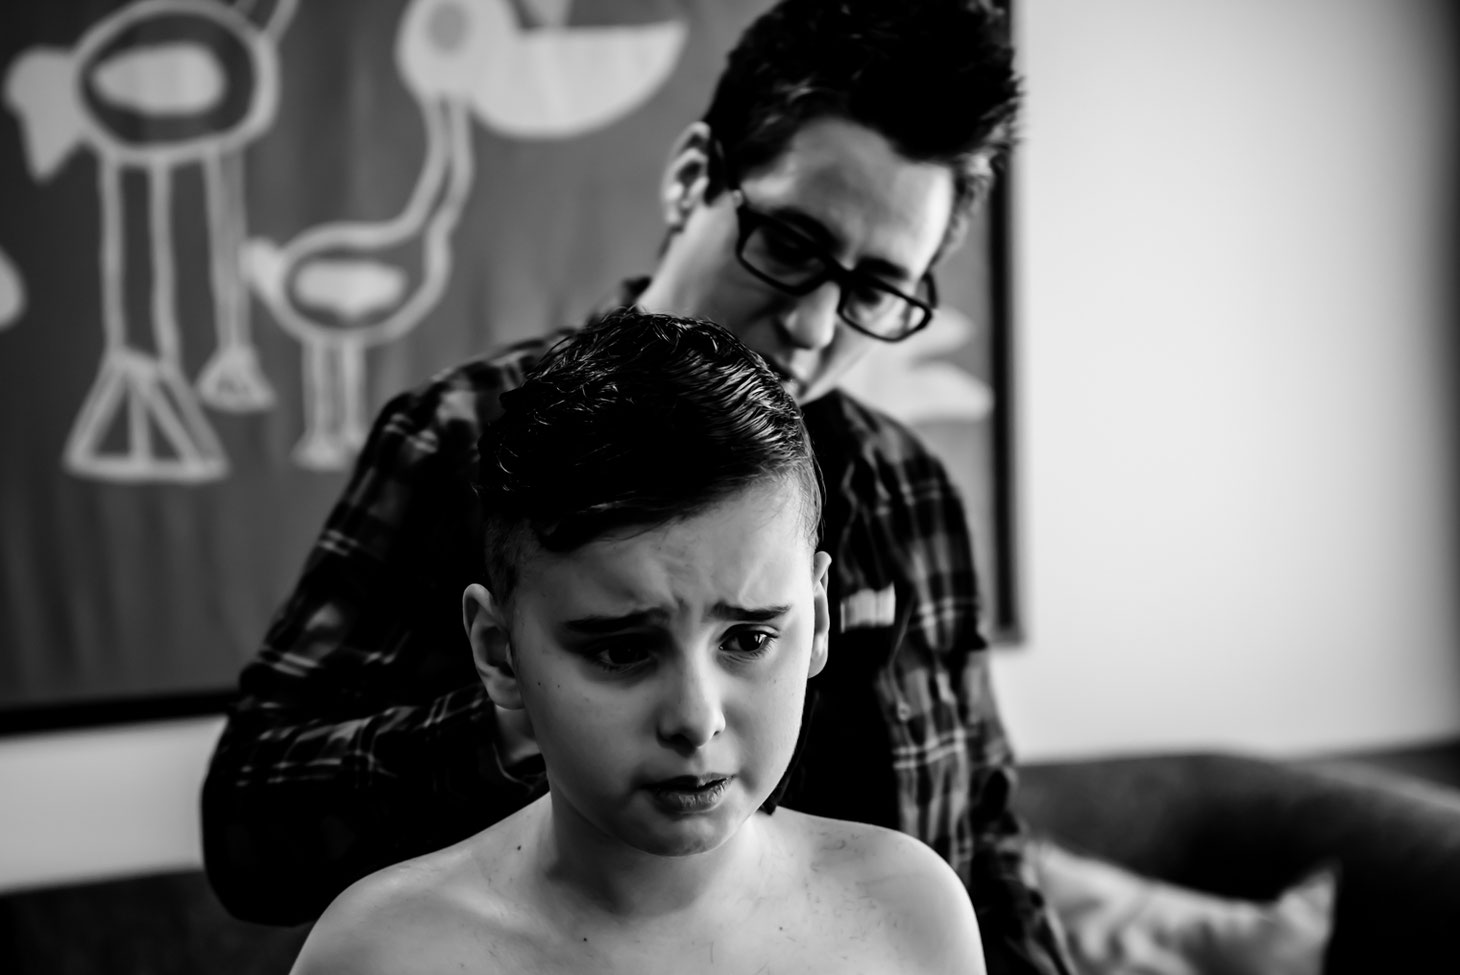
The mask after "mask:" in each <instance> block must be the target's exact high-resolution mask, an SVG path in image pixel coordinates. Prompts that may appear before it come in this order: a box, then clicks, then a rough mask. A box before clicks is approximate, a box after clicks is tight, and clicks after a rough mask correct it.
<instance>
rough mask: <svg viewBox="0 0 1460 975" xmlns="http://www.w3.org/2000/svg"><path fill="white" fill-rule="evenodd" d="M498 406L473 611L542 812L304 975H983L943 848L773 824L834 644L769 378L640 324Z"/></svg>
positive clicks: (793, 821) (503, 831) (368, 885)
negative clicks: (541, 776) (534, 746)
mask: <svg viewBox="0 0 1460 975" xmlns="http://www.w3.org/2000/svg"><path fill="white" fill-rule="evenodd" d="M503 401H504V403H503V405H504V410H505V412H504V413H503V415H502V416H501V417H500V418H499V419H497V420H496V421H495V422H494V423H493V424H492V425H491V426H490V427H489V428H488V429H487V431H486V433H485V434H484V436H483V438H482V441H481V443H482V448H481V460H480V467H479V471H480V473H479V479H478V490H479V492H480V493H481V494H482V496H483V498H484V502H485V503H484V507H485V510H487V511H488V512H489V514H488V515H487V518H486V524H485V531H484V536H485V539H486V543H485V546H484V555H485V558H484V562H485V567H484V572H483V576H482V577H483V578H484V579H485V580H486V582H485V585H483V584H482V583H473V584H471V585H470V586H468V587H467V589H466V592H465V594H464V597H463V617H464V620H465V629H466V632H467V634H468V637H469V641H470V643H471V650H472V656H473V658H474V660H475V664H476V670H477V673H478V674H480V675H481V680H482V683H483V685H484V686H485V688H486V690H487V693H488V695H489V696H490V697H491V699H492V700H493V701H494V702H496V703H497V704H498V705H499V706H501V707H503V708H505V709H508V710H511V711H517V712H521V713H522V714H524V715H525V716H526V718H527V719H528V722H529V723H530V725H531V727H532V730H533V733H534V737H535V739H536V741H537V743H538V744H539V745H540V746H541V749H542V757H543V760H544V762H545V764H546V769H547V782H548V792H547V795H546V796H544V797H542V798H540V799H538V800H536V801H535V802H533V803H531V804H529V805H528V806H526V807H525V808H524V809H522V810H521V811H519V812H517V813H515V814H514V815H512V816H509V817H508V818H507V819H505V820H503V821H502V822H499V823H497V824H496V825H494V826H491V827H489V828H488V829H486V830H485V831H483V832H481V833H478V834H477V835H475V836H472V837H470V838H468V839H466V840H463V841H462V842H460V843H457V844H455V845H453V846H451V847H448V848H446V849H445V850H440V851H437V852H434V853H429V854H426V855H425V856H422V857H418V858H415V859H413V860H409V861H406V862H405V863H401V864H397V865H394V866H391V867H387V868H385V869H384V870H382V871H380V872H378V873H375V874H372V875H370V876H369V877H366V878H365V879H364V880H361V881H359V882H357V883H356V884H354V885H352V886H351V887H350V888H349V889H347V890H346V891H345V892H344V893H343V894H342V895H341V896H340V897H339V898H337V899H336V900H335V901H334V903H333V904H332V905H331V906H330V908H329V909H328V910H327V911H326V912H325V913H324V915H323V917H322V918H321V919H320V921H319V922H318V924H316V925H315V927H314V929H313V930H312V931H311V933H310V937H309V940H308V941H307V942H306V944H305V946H304V949H303V951H302V952H301V954H300V956H299V959H298V961H297V963H296V965H295V973H296V975H333V973H350V975H369V973H372V972H380V973H396V972H401V971H411V972H420V973H425V975H429V973H432V972H459V971H483V970H485V971H503V972H519V971H523V972H544V973H555V972H565V973H567V972H595V973H596V972H613V971H631V972H635V973H653V972H676V973H677V972H683V971H700V972H711V971H732V972H751V971H770V970H775V971H793V972H801V973H816V972H827V973H837V975H841V973H844V972H853V971H867V972H878V973H886V975H896V973H922V972H928V973H931V972H947V973H957V975H968V973H978V972H982V971H983V957H982V952H981V950H980V947H979V941H978V926H977V921H976V920H975V916H974V913H973V908H972V905H971V904H970V902H969V899H968V895H967V894H966V893H965V891H964V888H963V885H962V883H961V882H960V881H959V879H958V877H957V875H956V874H954V873H953V871H952V869H951V868H949V866H948V865H947V864H946V863H944V862H943V861H942V860H941V859H939V857H938V855H937V854H936V853H934V852H933V851H932V850H931V849H929V848H928V847H927V846H925V845H924V844H922V843H919V842H918V841H917V840H914V839H912V838H911V837H908V836H906V835H904V834H902V833H898V832H895V831H893V830H887V829H882V828H880V827H876V826H866V825H861V824H854V823H846V822H841V821H836V820H829V819H823V818H820V817H816V816H808V815H805V814H802V813H798V812H794V811H791V810H789V809H780V810H778V811H776V812H775V813H774V814H773V815H772V814H771V813H770V812H768V811H766V810H764V809H763V808H762V806H763V804H764V803H765V801H766V799H767V798H768V797H769V796H770V795H771V793H772V791H773V790H774V788H775V786H776V785H777V784H778V782H779V781H780V780H781V778H782V776H783V774H784V773H785V771H786V768H787V766H788V764H789V763H790V760H791V755H792V751H793V749H794V747H795V745H796V742H797V737H798V731H799V729H800V726H801V712H802V704H803V701H804V698H805V691H806V682H807V678H808V677H809V676H811V675H814V674H816V673H817V672H818V671H820V670H821V668H822V666H823V664H824V663H825V662H826V659H827V638H828V631H829V629H830V625H831V616H830V609H829V607H828V604H827V591H826V578H827V566H828V564H829V562H830V557H829V556H828V555H827V554H826V553H825V552H818V551H817V550H816V545H817V533H818V528H819V522H820V516H821V493H820V487H819V485H818V484H817V474H816V469H815V461H814V460H813V458H812V452H811V443H810V440H809V437H808V435H807V433H806V430H805V427H804V426H803V424H802V422H801V417H800V413H799V412H798V411H797V409H796V405H795V403H794V402H793V401H792V400H791V398H790V397H789V396H788V395H787V394H786V392H785V391H784V390H783V389H782V388H781V385H780V383H779V382H778V380H777V378H776V376H775V375H774V374H773V373H772V372H771V371H770V370H769V369H767V368H766V366H765V364H764V363H763V362H762V361H761V360H760V359H759V357H757V356H756V355H754V354H753V353H751V352H750V351H749V350H748V349H746V348H745V347H744V346H743V345H741V343H740V342H739V341H737V340H736V339H735V338H734V336H732V335H731V334H730V333H729V332H727V331H725V330H724V329H722V328H720V327H719V326H716V325H712V324H710V323H707V322H695V321H693V320H686V319H679V318H673V317H669V316H661V315H646V314H641V313H637V312H627V313H621V314H618V315H615V316H612V317H610V318H609V319H607V320H605V321H604V322H602V323H600V324H596V325H593V326H590V327H589V328H587V329H585V330H583V331H582V332H580V333H578V334H577V335H576V336H575V337H573V338H572V339H570V340H567V341H565V342H563V343H560V344H559V345H558V346H556V347H555V348H554V349H553V350H552V351H551V352H549V353H548V355H547V356H546V357H545V358H544V359H542V360H541V361H540V362H539V364H538V365H537V367H536V368H535V369H534V371H533V373H532V374H531V375H530V376H529V378H528V379H527V381H526V382H525V383H524V384H523V385H522V386H521V387H520V388H519V389H517V390H516V391H514V392H511V393H508V394H507V395H506V396H504V397H503ZM484 963H485V966H486V967H485V968H483V965H484Z"/></svg>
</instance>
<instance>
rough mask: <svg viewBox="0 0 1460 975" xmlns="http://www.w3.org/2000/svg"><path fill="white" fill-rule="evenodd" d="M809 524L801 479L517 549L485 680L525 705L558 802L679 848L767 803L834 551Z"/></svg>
mask: <svg viewBox="0 0 1460 975" xmlns="http://www.w3.org/2000/svg"><path fill="white" fill-rule="evenodd" d="M806 537H807V532H806V527H805V524H804V516H803V514H802V510H801V499H800V498H799V497H798V496H797V492H796V491H794V490H792V491H787V490H786V489H785V488H784V486H783V485H781V484H779V483H768V484H762V485H757V486H752V487H750V488H747V489H745V490H743V491H741V492H740V493H738V494H736V495H734V496H732V497H731V498H730V499H728V500H726V501H724V502H722V503H720V504H718V505H716V506H715V507H713V508H710V509H708V510H706V511H704V512H702V513H701V514H698V515H695V516H694V517H691V518H687V519H685V520H683V521H678V522H673V523H670V524H666V525H661V526H659V527H656V528H651V529H648V530H645V531H641V532H639V533H637V534H627V533H626V534H622V535H615V536H609V537H605V538H600V539H598V540H595V541H593V542H590V543H589V544H587V545H585V546H583V547H582V548H579V549H578V550H576V551H573V552H570V553H565V554H556V553H550V552H545V551H542V550H540V549H539V550H536V551H534V552H533V553H532V554H531V555H530V556H529V557H528V558H527V559H526V562H525V564H524V565H522V566H521V570H520V573H519V578H518V583H517V586H516V588H515V590H514V591H513V594H512V597H511V603H510V611H508V612H507V613H506V614H505V620H506V623H507V626H508V631H509V633H510V642H511V650H512V652H511V657H510V665H511V670H512V674H511V678H510V680H511V686H507V685H502V684H500V683H494V681H497V682H500V681H501V680H502V679H503V678H502V675H501V674H500V673H498V674H497V675H496V676H488V675H487V674H486V673H485V672H484V677H485V678H486V681H487V686H488V690H489V692H490V693H491V694H492V697H493V699H494V700H496V701H497V703H498V704H499V705H504V706H507V707H511V706H513V705H518V706H524V707H525V708H526V710H527V714H528V716H529V718H530V721H531V725H532V731H533V736H534V738H535V739H536V742H537V744H538V747H539V748H541V750H542V754H543V758H544V761H545V762H546V765H547V770H548V780H549V782H550V783H551V789H552V801H553V810H554V815H555V816H557V817H565V818H566V820H567V821H570V822H578V823H580V824H586V825H587V826H588V827H589V828H590V829H591V830H594V831H596V832H598V833H600V834H603V835H605V836H607V837H609V838H613V839H616V840H617V841H619V842H622V843H624V844H627V845H629V846H631V847H633V848H636V849H638V850H641V851H643V852H646V853H651V854H656V855H660V856H682V855H687V854H693V853H700V852H704V851H707V850H711V849H714V848H715V847H717V846H719V845H720V844H721V843H723V842H724V841H725V840H726V839H728V838H729V837H730V836H731V835H732V834H733V833H734V832H735V831H736V829H738V828H739V827H740V825H741V824H742V823H743V822H744V821H745V820H746V819H747V818H748V817H749V816H750V815H751V814H752V813H754V812H755V811H756V809H758V808H759V807H760V805H761V803H762V802H764V801H765V799H766V797H767V796H768V795H769V794H770V793H771V791H772V790H773V789H774V788H775V786H776V784H777V783H778V782H779V781H780V778H781V776H782V774H783V773H784V772H785V769H786V767H787V765H788V764H789V762H790V759H791V754H792V751H793V749H794V747H795V743H796V737H797V734H798V732H799V730H800V723H801V709H802V703H803V697H804V694H805V687H806V679H807V677H808V676H810V675H812V674H814V673H816V672H817V671H819V670H820V668H821V665H822V663H823V662H824V661H825V654H826V633H827V627H828V615H827V607H826V588H825V576H826V567H827V564H828V563H829V561H830V560H829V558H828V557H827V556H826V555H824V554H822V553H815V554H813V553H812V551H811V545H810V543H809V542H808V541H807V540H806ZM468 598H469V599H470V598H471V596H470V591H469V592H468ZM473 640H474V642H477V634H476V632H475V631H474V632H473ZM478 653H479V658H480V650H479V651H478ZM504 687H505V690H504ZM514 695H516V697H515V698H514ZM504 697H505V698H507V700H506V701H504V700H503V699H502V698H504Z"/></svg>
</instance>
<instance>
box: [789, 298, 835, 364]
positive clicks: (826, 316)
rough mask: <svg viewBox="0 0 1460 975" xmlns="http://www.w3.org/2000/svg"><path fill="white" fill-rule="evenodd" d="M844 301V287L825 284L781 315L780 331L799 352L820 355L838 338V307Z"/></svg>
mask: <svg viewBox="0 0 1460 975" xmlns="http://www.w3.org/2000/svg"><path fill="white" fill-rule="evenodd" d="M840 300H841V286H840V285H838V284H837V283H836V282H835V281H824V282H822V284H821V286H820V287H819V288H816V289H815V290H813V291H811V292H808V293H807V294H805V295H802V296H801V297H799V298H797V299H795V301H794V303H793V304H791V305H790V307H788V308H787V309H786V311H785V312H784V313H783V314H782V315H781V318H780V325H781V330H782V331H783V332H784V333H785V337H786V340H787V342H788V343H789V344H790V345H791V346H792V347H793V348H797V349H809V350H811V351H819V350H821V349H824V348H826V347H827V346H828V345H830V344H831V340H832V337H833V336H835V335H836V328H837V313H836V306H837V303H838V302H839V301H840Z"/></svg>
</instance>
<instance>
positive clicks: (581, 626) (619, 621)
mask: <svg viewBox="0 0 1460 975" xmlns="http://www.w3.org/2000/svg"><path fill="white" fill-rule="evenodd" d="M790 611H791V606H790V604H787V605H784V606H757V607H755V608H754V609H751V608H747V607H745V606H736V605H734V604H732V603H726V602H718V603H716V604H715V605H713V606H711V607H710V613H709V617H710V619H713V620H722V621H724V622H727V623H738V622H749V623H768V622H770V621H771V620H773V619H779V618H780V617H782V616H785V615H786V614H787V613H789V612H790ZM668 617H669V614H668V613H667V612H665V611H664V610H662V609H641V610H638V611H637V612H633V613H624V614H623V615H621V616H580V617H579V618H578V619H573V620H568V621H566V622H564V623H563V629H565V630H568V631H570V632H572V633H581V634H583V635H584V636H598V635H600V634H604V633H617V632H619V631H620V630H632V629H634V628H635V627H641V626H648V625H650V624H654V623H662V622H663V621H664V620H665V619H667V618H668Z"/></svg>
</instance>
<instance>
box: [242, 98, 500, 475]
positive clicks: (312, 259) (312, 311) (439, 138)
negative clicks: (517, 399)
mask: <svg viewBox="0 0 1460 975" xmlns="http://www.w3.org/2000/svg"><path fill="white" fill-rule="evenodd" d="M421 110H422V117H423V119H424V121H425V126H426V152H425V157H424V159H423V162H422V165H421V170H420V173H419V174H418V176H417V179H416V184H415V187H414V189H413V190H412V191H411V195H410V198H409V200H408V202H407V203H406V205H405V208H404V209H403V210H401V211H400V213H398V214H397V215H396V216H394V217H392V218H391V219H389V220H385V221H380V222H376V223H368V222H363V221H353V222H352V221H339V222H333V223H326V224H320V225H318V226H315V227H311V228H309V229H308V230H306V231H304V232H303V233H301V234H299V235H298V236H297V237H295V238H294V239H293V240H291V241H289V243H287V244H285V245H284V246H282V247H279V246H276V245H275V244H274V243H273V242H272V241H269V240H266V239H263V238H256V239H253V240H250V241H249V242H248V243H247V244H246V245H245V246H244V272H245V275H246V277H247V279H248V281H249V283H250V284H251V285H252V287H253V289H254V291H255V292H256V293H257V294H258V295H259V297H260V299H262V301H263V303H264V305H265V306H266V307H267V308H268V309H269V311H270V313H271V314H272V315H273V316H274V319H275V321H277V322H278V323H279V325H280V327H282V328H283V329H284V330H285V331H287V332H289V333H290V334H291V335H293V336H294V337H295V338H296V339H298V340H299V341H300V343H301V344H302V345H303V346H304V369H303V377H304V434H303V436H302V437H301V438H300V440H299V442H298V443H297V444H296V445H295V447H294V451H293V456H294V459H295V461H296V462H297V463H298V464H299V465H300V466H302V467H307V468H311V469H314V470H335V469H338V468H340V467H343V466H345V465H346V464H348V463H349V461H350V459H351V458H352V457H353V456H354V454H355V452H356V451H357V450H358V449H359V448H360V446H361V444H363V443H364V441H365V434H366V421H367V416H366V404H365V351H366V349H368V348H369V347H371V346H374V345H381V344H384V343H388V342H393V341H395V340H396V339H399V338H400V337H401V336H402V335H404V334H406V333H407V332H409V331H410V330H411V329H413V328H415V327H416V326H417V325H419V324H420V322H421V319H422V318H424V317H425V316H426V314H427V313H428V312H429V311H430V310H431V309H432V308H433V307H434V306H435V305H436V303H437V301H439V300H440V298H441V294H442V292H443V291H444V290H445V287H446V283H447V279H448V278H449V276H450V273H451V258H452V255H451V246H450V235H451V232H452V230H453V229H454V228H455V226H456V222H457V220H458V218H459V217H460V215H461V209H462V206H463V205H464V204H465V201H466V197H467V195H468V193H469V192H470V190H471V183H472V153H471V145H470V143H471V128H470V125H469V123H468V121H467V119H466V115H465V112H464V111H462V110H461V108H459V107H458V106H455V105H451V104H450V103H446V102H440V101H435V102H423V103H422V105H421ZM406 251H414V252H415V253H413V254H407V253H405V252H406ZM412 267H414V268H418V269H419V273H418V276H417V277H416V280H415V281H414V282H412V280H411V277H412V275H411V272H410V270H409V269H410V268H412Z"/></svg>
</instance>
